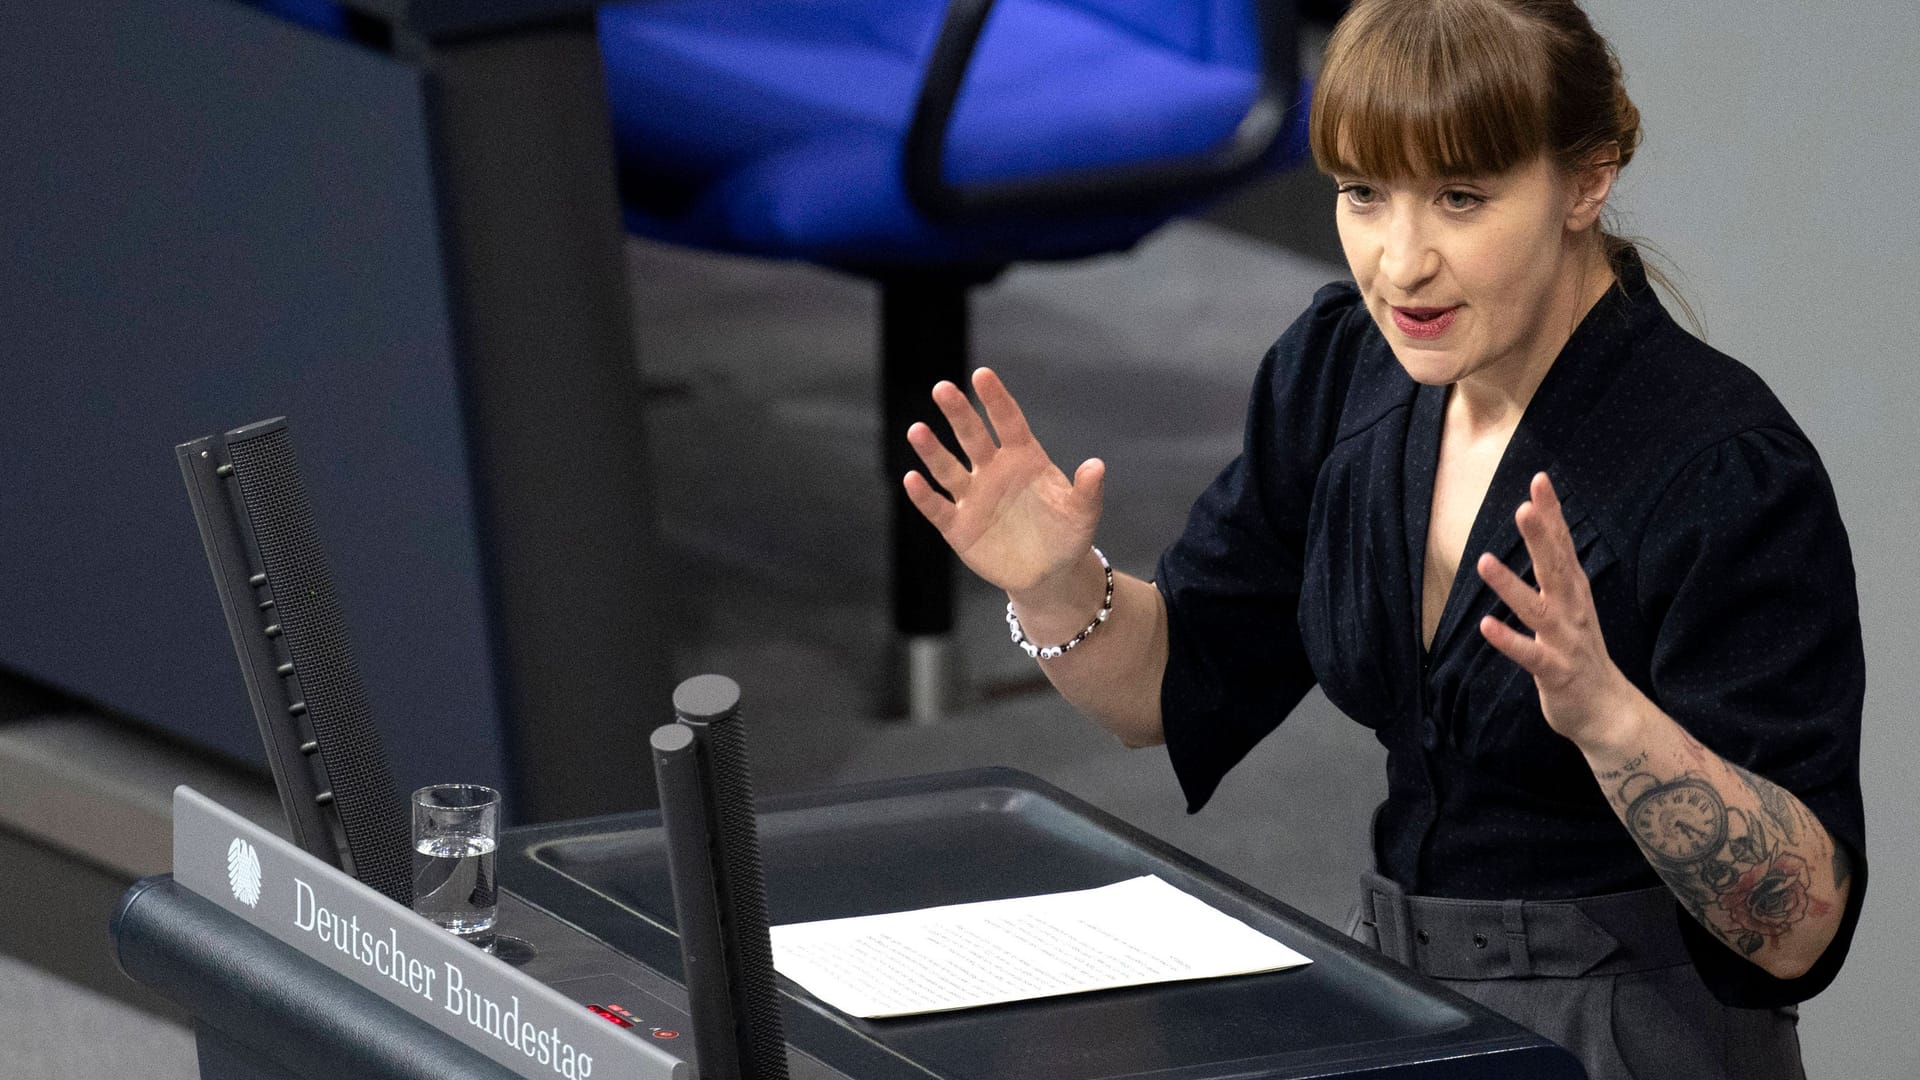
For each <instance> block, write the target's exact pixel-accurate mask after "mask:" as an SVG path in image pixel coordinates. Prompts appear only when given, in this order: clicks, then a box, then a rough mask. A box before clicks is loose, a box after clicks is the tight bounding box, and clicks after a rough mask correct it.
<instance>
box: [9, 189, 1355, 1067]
mask: <svg viewBox="0 0 1920 1080" xmlns="http://www.w3.org/2000/svg"><path fill="white" fill-rule="evenodd" d="M629 252H630V259H631V267H632V276H633V280H634V282H635V292H636V297H635V321H636V324H637V331H638V334H639V339H640V340H639V345H640V350H641V356H642V357H643V364H644V365H645V368H646V372H647V376H648V378H649V380H650V382H651V383H652V384H653V385H654V392H653V394H652V396H651V398H650V400H651V405H650V408H649V414H648V416H647V417H646V421H647V424H648V436H649V439H650V441H651V443H652V446H653V448H654V451H655V455H656V463H657V468H658V471H659V473H660V474H661V477H662V481H661V489H660V503H659V506H658V510H659V513H660V515H661V520H662V523H663V527H664V529H665V533H666V540H667V547H668V549H669V553H668V554H667V555H666V556H665V558H666V560H667V563H666V565H665V566H664V567H663V569H664V570H666V571H667V572H668V573H669V574H670V575H671V577H672V580H673V581H675V582H676V588H677V589H679V590H680V601H681V603H680V612H679V617H680V618H681V620H682V623H681V624H680V625H679V626H677V627H675V631H676V634H677V636H678V639H679V641H680V648H681V655H680V656H679V658H678V659H679V663H680V666H681V669H682V670H683V671H687V672H693V671H717V672H721V673H724V674H727V675H730V676H732V677H734V678H736V679H737V680H738V681H739V682H740V683H741V684H742V687H743V691H744V695H745V701H746V705H747V708H748V710H749V713H748V715H749V719H750V722H751V727H750V729H749V730H750V739H751V742H752V749H753V756H754V759H755V769H756V781H757V783H758V785H759V788H760V790H761V791H762V792H763V793H774V792H779V791H786V790H794V789H800V788H808V787H816V786H823V785H829V784H833V783H840V782H849V781H854V780H863V779H871V778H877V777H885V776H897V775H905V774H914V773H924V772H935V771H943V770H947V769H956V768H966V767H972V766H978V765H1010V766H1014V767H1017V768H1021V769H1025V770H1027V771H1029V772H1032V773H1034V774H1036V775H1038V776H1040V777H1043V778H1045V779H1047V780H1049V781H1051V782H1053V783H1055V784H1058V785H1059V786H1061V787H1063V788H1065V789H1066V790H1068V791H1070V792H1072V793H1074V794H1076V795H1079V796H1081V797H1082V798H1085V799H1087V800H1089V801H1091V802H1093V803H1094V804H1096V805H1098V806H1100V807H1102V808H1104V809H1106V810H1108V811H1110V812H1112V813H1114V814H1116V815H1118V816H1119V817H1121V818H1123V819H1125V820H1128V821H1130V822H1132V823H1133V824H1135V825H1137V826H1139V827H1140V828H1142V829H1144V830H1146V831H1147V832H1149V833H1152V834H1154V835H1156V836H1158V837H1160V838H1162V839H1164V840H1166V841H1168V842H1170V843H1172V844H1174V845H1175V846H1177V847H1180V848H1183V849H1185V850H1187V851H1189V852H1191V853H1193V854H1195V855H1198V856H1199V857H1201V858H1203V859H1205V860H1207V861H1209V862H1211V863H1213V864H1215V865H1216V866H1219V867H1221V868H1222V869H1224V870H1226V871H1227V872H1228V873H1230V874H1233V875H1234V876H1236V877H1239V878H1241V879H1242V880H1244V881H1246V882H1248V883H1249V884H1252V885H1253V886H1255V887H1256V888H1259V889H1262V890H1264V891H1266V892H1268V893H1270V894H1272V895H1274V896H1276V897H1278V898H1280V899H1282V900H1283V901H1285V902H1287V903H1290V904H1292V905H1294V906H1295V907H1297V908H1299V909H1300V910H1302V911H1304V912H1306V913H1307V914H1309V915H1312V916H1315V917H1317V918H1320V919H1323V920H1326V921H1330V922H1331V921H1336V920H1338V919H1339V918H1340V917H1341V916H1342V914H1343V913H1344V911H1345V908H1346V905H1347V902H1348V901H1347V897H1348V895H1349V891H1350V883H1351V880H1352V877H1353V874H1354V872H1355V870H1356V869H1357V868H1358V866H1359V863H1360V861H1361V859H1362V858H1363V855H1362V852H1363V851H1364V847H1365V827H1366V820H1367V815H1368V813H1369V811H1370V810H1371V808H1372V806H1373V805H1374V803H1376V802H1377V801H1378V800H1379V798H1380V796H1381V794H1382V792H1383V790H1384V780H1383V779H1382V776H1381V764H1380V763H1381V760H1382V757H1383V754H1382V752H1381V751H1380V750H1379V748H1378V746H1377V745H1376V744H1374V743H1373V742H1372V740H1371V738H1370V737H1369V736H1368V735H1367V734H1366V733H1365V732H1364V731H1363V730H1361V729H1360V728H1358V727H1357V726H1355V725H1353V724H1350V723H1348V722H1346V721H1344V720H1343V719H1341V718H1340V717H1339V716H1337V715H1336V714H1334V713H1333V712H1332V710H1331V709H1330V708H1329V707H1328V706H1327V705H1326V703H1325V702H1324V701H1323V700H1320V699H1319V698H1318V697H1317V696H1316V697H1314V698H1310V699H1309V700H1308V702H1307V703H1306V704H1305V705H1303V706H1302V708H1301V709H1300V710H1299V711H1298V712H1297V713H1296V714H1295V716H1294V717H1293V718H1292V719H1291V720H1290V721H1289V722H1288V723H1287V724H1286V725H1285V726H1283V727H1282V729H1281V731H1280V732H1279V733H1278V734H1277V735H1276V736H1275V737H1273V738H1272V739H1269V740H1268V741H1267V743H1266V744H1264V745H1263V746H1262V747H1260V748H1259V749H1258V750H1257V751H1256V752H1255V754H1254V755H1253V756H1252V757H1251V758H1250V759H1249V760H1248V761H1247V762H1246V763H1245V764H1243V765H1242V766H1241V767H1240V768H1239V769H1238V770H1237V771H1236V772H1235V773H1234V774H1233V775H1232V776H1230V777H1229V778H1228V781H1227V783H1226V784H1225V785H1224V786H1223V788H1222V789H1221V791H1220V794H1219V795H1218V796H1217V797H1216V798H1215V800H1214V801H1213V803H1212V804H1211V805H1209V806H1208V807H1207V808H1206V809H1205V810H1204V811H1202V812H1201V813H1200V814H1197V815H1192V816H1189V815H1188V814H1186V813H1185V808H1184V806H1183V805H1182V801H1181V798H1180V795H1179V792H1178V790H1177V788H1176V786H1175V784H1174V781H1173V777H1172V773H1171V771H1170V770H1169V769H1168V768H1167V764H1166V758H1165V754H1164V753H1163V752H1161V751H1158V750H1142V751H1127V750H1125V749H1123V748H1122V747H1120V746H1119V744H1118V743H1116V742H1114V741H1113V740H1112V739H1110V738H1109V737H1107V736H1106V735H1105V734H1103V733H1101V732H1100V731H1098V730H1097V729H1095V728H1094V727H1093V726H1092V725H1091V724H1089V723H1088V722H1086V721H1084V720H1082V719H1081V718H1079V717H1078V716H1076V715H1075V714H1074V713H1073V712H1072V710H1070V709H1069V708H1068V707H1066V706H1065V705H1064V704H1062V703H1061V702H1060V701H1059V700H1058V699H1057V698H1056V697H1054V696H1053V694H1052V693H1051V691H1050V690H1048V689H1047V688H1046V687H1045V686H1044V683H1039V682H1037V681H1036V678H1035V675H1034V668H1033V665H1032V662H1031V661H1028V660H1027V659H1026V658H1025V657H1023V656H1021V655H1020V654H1018V653H1017V652H1015V651H1014V650H1013V649H1012V648H1011V647H1010V646H1009V645H1008V643H1007V641H1006V638H1005V636H1004V632H1003V624H1002V622H1001V617H1000V609H1001V606H1002V605H1003V604H1004V599H1003V598H1001V597H998V596H997V595H996V594H995V593H994V592H993V590H991V589H990V588H988V587H986V586H984V585H983V584H981V583H979V582H978V581H974V580H971V579H969V580H967V581H966V582H965V584H964V585H963V589H962V594H961V598H960V633H959V651H960V654H961V658H962V666H963V670H964V674H965V678H964V685H965V687H966V691H965V693H964V696H963V697H962V699H961V701H960V703H959V707H958V708H957V709H956V711H955V713H954V714H953V715H952V716H951V717H950V718H949V719H948V720H947V721H946V722H944V723H941V724H939V725H934V726H910V725H906V724H901V723H898V722H890V721H887V720H885V719H883V718H882V714H883V713H884V712H885V710H886V699H887V694H886V692H885V687H886V685H887V678H886V672H887V670H888V665H889V664H890V663H891V657H890V655H889V652H888V649H887V640H888V633H887V618H886V612H885V607H884V599H883V598H884V595H885V533H884V531H883V522H884V514H883V504H882V502H881V499H880V492H881V491H882V490H883V485H890V484H891V483H894V482H896V481H895V479H892V478H883V477H882V476H881V475H880V467H879V463H878V438H879V430H878V420H877V417H876V415H875V404H874V402H875V400H876V394H875V382H874V372H875V349H876V343H875V325H876V322H877V316H876V299H875V296H874V293H873V290H872V288H871V286H869V285H867V284H866V283H864V282H861V281H859V280H856V279H850V278H845V277H841V276H838V275H834V274H831V273H828V272H824V271H820V270H817V269H812V268H808V267H802V266H795V265H789V264H774V263H766V262H759V261H751V260H743V259H735V258H727V257H717V256H707V255H699V254H691V253H688V252H684V251H677V250H670V249H666V248H661V247H657V246H653V245H647V244H641V243H638V242H636V243H633V244H632V245H631V246H630V248H629ZM1341 273H1342V270H1341V268H1338V267H1335V266H1332V265H1329V264H1326V263H1322V262H1316V261H1313V260H1310V259H1306V258H1303V257H1300V256H1297V255H1291V254H1288V253H1286V252H1284V251H1281V250H1279V249H1277V248H1274V247H1271V246H1268V245H1264V244H1260V243H1257V242H1254V241H1251V240H1248V239H1245V238H1244V237H1242V236H1241V235H1239V234H1237V233H1232V232H1228V231H1226V230H1224V229H1221V228H1218V227H1215V226H1211V225H1206V224H1200V223H1191V224H1181V225H1176V226H1174V227H1171V228H1169V229H1166V230H1164V231H1163V232H1161V233H1160V234H1158V235H1157V236H1156V237H1155V238H1153V239H1152V240H1151V241H1150V242H1148V243H1147V244H1145V245H1143V246H1142V247H1141V248H1140V249H1139V250H1137V251H1135V252H1133V253H1131V254H1128V255H1125V256H1117V257H1109V258H1104V259H1100V260H1094V261H1090V262H1083V263H1076V264H1071V265H1066V266H1059V267H1046V268H1027V269H1021V270H1018V271H1016V272H1014V273H1012V274H1009V275H1008V276H1006V277H1005V278H1004V279H1002V280H1001V281H1000V282H998V283H996V284H994V285H993V286H991V287H988V288H986V289H984V290H981V291H980V292H979V293H977V294H976V305H975V314H974V328H975V334H974V342H973V350H974V356H975V357H976V359H977V361H978V362H980V363H985V364H990V365H992V366H993V367H994V368H995V369H996V370H998V371H999V372H1000V373H1001V374H1002V375H1003V377H1004V378H1005V379H1006V381H1007V383H1008V384H1009V386H1011V387H1012V388H1013V390H1014V392H1015V394H1017V395H1018V396H1019V397H1020V398H1021V400H1022V402H1023V404H1024V406H1025V408H1026V411H1027V414H1028V418H1029V420H1030V422H1031V423H1032V426H1033V428H1034V429H1035V431H1036V432H1037V433H1038V434H1039V436H1040V437H1041V439H1042V440H1043V441H1044V442H1045V443H1046V444H1047V445H1048V446H1049V448H1050V449H1051V450H1052V451H1053V453H1054V456H1055V458H1056V459H1057V460H1059V461H1061V462H1063V463H1065V464H1066V465H1067V467H1069V468H1071V466H1072V465H1073V464H1075V463H1077V462H1079V461H1080V460H1081V459H1082V458H1085V457H1089V456H1094V455H1098V456H1101V457H1103V458H1105V459H1106V461H1107V463H1108V475H1109V480H1108V490H1107V497H1106V507H1107V510H1106V519H1105V521H1104V523H1103V525H1102V527H1101V530H1100V544H1101V546H1102V547H1103V548H1104V549H1105V550H1106V552H1107V553H1108V555H1109V556H1111V557H1112V558H1113V560H1114V562H1115V564H1116V566H1118V567H1120V568H1123V569H1127V570H1131V571H1134V572H1138V573H1142V574H1150V573H1151V570H1152V565H1153V560H1154V558H1155V556H1156V555H1157V553H1158V552H1159V550H1160V549H1161V548H1162V547H1163V546H1164V545H1165V544H1166V543H1167V542H1168V541H1169V540H1170V539H1172V537H1173V536H1174V535H1175V534H1176V533H1177V531H1178V529H1179V525H1180V522H1181V520H1182V518H1183V517H1184V515H1185V512H1186V508H1187V506H1188V504H1189V503H1190V502H1191V501H1192V498H1193V496H1194V495H1195V494H1196V493H1197V492H1198V491H1199V490H1200V488H1201V487H1203V486H1204V485H1205V484H1206V482H1207V481H1208V480H1209V479H1210V478H1211V477H1212V475H1213V474H1214V473H1215V472H1216V471H1217V470H1218V469H1219V468H1220V466H1221V465H1223V464H1224V463H1225V462H1226V461H1227V460H1228V459H1229V458H1230V457H1231V456H1232V455H1233V453H1234V452H1235V450H1236V448H1237V446H1238V439H1239V425H1240V419H1241V414H1242V410H1243V408H1244V404H1245V397H1246V391H1247V387H1248V385H1249V383H1250V380H1251V377H1252V373H1253V369H1254V366H1255V364H1256V363H1257V362H1258V360H1259V357H1260V355H1261V353H1262V352H1263V351H1264V349H1265V347H1266V346H1267V344H1268V343H1269V342H1270V341H1271V340H1272V339H1273V337H1274V336H1276V335H1277V334H1278V333H1279V331H1280V330H1281V329H1282V328H1284V326H1285V324H1286V323H1287V322H1288V321H1289V319H1290V318H1291V317H1292V316H1293V315H1294V314H1295V313H1297V312H1299V311H1300V310H1301V308H1302V307H1303V306H1304V305H1305V303H1306V302H1307V299H1308V298H1309V297H1310V296H1311V294H1312V292H1313V290H1314V289H1315V288H1316V287H1318V286H1319V285H1320V284H1323V283H1324V282H1326V281H1328V280H1331V279H1333V278H1335V277H1338V276H1341ZM134 1075H137V1076H142V1077H148V1078H153V1080H174V1078H181V1080H185V1078H188V1077H192V1076H194V1075H196V1073H195V1069H194V1066H193V1054H192V1039H191V1036H190V1035H188V1034H187V1033H186V1032H185V1031H183V1030H181V1029H179V1028H176V1027H173V1026H171V1025H168V1024H165V1023H162V1022H159V1021H155V1020H152V1019H151V1018H149V1017H147V1016H145V1015H143V1014H140V1013H138V1012H135V1011H133V1010H130V1009H127V1008H126V1007H124V1006H121V1005H118V1004H117V1003H114V1002H111V1001H107V1000H104V999H101V998H98V997H97V996H95V995H92V994H90V993H87V992H86V991H83V990H81V989H79V988H77V987H74V986H72V985H69V984H66V983H64V982H61V981H60V980H58V979H53V978H50V977H48V976H46V975H44V974H43V973H41V972H39V971H37V970H35V969H32V968H28V967H25V966H23V965H20V964H18V963H15V962H13V961H10V960H8V959H6V958H4V957H0V1080H12V1078H14V1077H20V1078H28V1077H32V1078H48V1080H69V1078H73V1080H80V1078H92V1077H99V1078H102V1080H109V1078H110V1080H121V1078H123V1077H126V1076H134Z"/></svg>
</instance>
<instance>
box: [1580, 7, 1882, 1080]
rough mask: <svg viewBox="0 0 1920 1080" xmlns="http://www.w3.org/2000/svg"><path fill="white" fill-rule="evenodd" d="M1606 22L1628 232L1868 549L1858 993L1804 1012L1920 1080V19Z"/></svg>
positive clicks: (1829, 1067)
mask: <svg viewBox="0 0 1920 1080" xmlns="http://www.w3.org/2000/svg"><path fill="white" fill-rule="evenodd" d="M1585 3H1586V7H1587V10H1588V11H1589V12H1590V13H1591V14H1592V16H1593V18H1594V21H1595V22H1596V23H1597V24H1598V25H1599V27H1600V30H1601V32H1602V33H1604V34H1606V35H1608V37H1610V38H1611V39H1612V41H1613V43H1614V45H1615V47H1616V48H1617V49H1618V51H1619V53H1620V56H1621V61H1622V63H1623V64H1624V66H1625V69H1626V72H1627V82H1628V89H1629V91H1630V92H1631V93H1632V94H1633V96H1634V98H1635V100H1636V102H1637V103H1638V104H1639V106H1640V109H1641V111H1642V113H1643V114H1644V121H1645V128H1646V142H1645V146H1644V149H1643V150H1642V151H1641V154H1640V156H1639V157H1638V158H1637V159H1636V160H1635V161H1634V162H1633V164H1632V166H1631V167H1630V168H1629V169H1628V171H1627V173H1626V175H1625V176H1624V177H1623V178H1622V181H1621V185H1620V188H1619V191H1618V195H1617V197H1616V200H1615V202H1616V205H1617V207H1618V208H1619V209H1620V210H1621V211H1622V221H1621V224H1622V226H1623V227H1624V229H1625V231H1627V232H1628V233H1630V234H1637V235H1640V236H1644V237H1647V238H1649V239H1651V240H1652V241H1653V242H1654V243H1655V245H1656V246H1657V247H1658V248H1659V249H1660V250H1661V251H1663V252H1665V253H1666V254H1667V255H1668V256H1669V257H1670V261H1671V264H1672V265H1673V266H1674V267H1676V268H1677V269H1678V271H1679V282H1680V286H1681V289H1682V291H1683V292H1684V294H1685V295H1686V297H1687V299H1688V300H1689V301H1691V302H1692V304H1693V306H1694V307H1695V309H1696V310H1697V311H1698V312H1699V313H1700V315H1701V316H1702V317H1703V319H1704V321H1705V323H1706V329H1707V336H1708V340H1709V341H1711V342H1712V343H1713V344H1714V345H1716V346H1718V347H1719V348H1721V349H1723V350H1725V351H1726V352H1728V353H1731V354H1732V355H1734V356H1736V357H1738V358H1740V359H1741V360H1743V361H1745V362H1746V363H1747V364H1748V365H1750V366H1752V367H1753V368H1755V369H1756V370H1758V371H1759V372H1760V373H1761V374H1762V375H1763V376H1765V377H1766V379H1767V381H1768V382H1769V383H1770V384H1771V385H1772V386H1773V388H1774V389H1775V391H1777V392H1778V393H1779V395H1780V397H1781V399H1782V400H1784V401H1785V402H1786V404H1787V407H1788V408H1789V409H1791V410H1792V411H1793V413H1794V415H1795V417H1796V418H1797V419H1798V420H1799V421H1800V423H1801V425H1802V426H1803V427H1804V428H1805V429H1806V431H1807V433H1808V435H1809V436H1810V437H1811V438H1812V439H1813V440H1814V443H1815V445H1817V446H1818V447H1819V449H1820V452H1821V455H1822V456H1823V458H1824V459H1825V461H1826V464H1827V468H1828V470H1829V471H1830V472H1831V473H1832V475H1833V481H1834V486H1835V487H1836V489H1837V490H1838V492H1839V497H1840V508H1841V512H1842V513H1843V515H1844V516H1845V518H1846V521H1847V527H1848V531H1849V532H1850V534H1851V537H1852V542H1853V556H1854V566H1855V569H1856V571H1857V572H1858V574H1859V581H1860V593H1861V616H1862V621H1863V624H1864V632H1865V637H1866V648H1867V665H1868V685H1867V709H1866V733H1865V751H1864V759H1865V760H1864V768H1863V774H1864V780H1865V784H1866V798H1867V829H1868V833H1867V844H1868V848H1869V852H1868V855H1869V858H1870V860H1871V862H1872V884H1871V886H1870V888H1869V890H1868V896H1867V906H1866V912H1865V915H1864V917H1863V919H1862V922H1861V925H1860V932H1859V937H1858V939H1857V940H1856V941H1855V943H1854V947H1853V953H1852V956H1851V959H1849V961H1848V964H1847V968H1846V970H1845V971H1843V972H1842V973H1841V976H1840V979H1839V981H1838V982H1837V983H1836V984H1835V985H1834V986H1833V988H1832V989H1831V990H1829V991H1828V992H1827V993H1825V994H1823V995H1822V996H1820V997H1819V998H1816V999H1814V1000H1813V1001H1812V1002H1810V1003H1808V1004H1807V1005H1806V1006H1805V1008H1804V1010H1803V1014H1804V1020H1803V1022H1802V1025H1801V1038H1802V1040H1803V1043H1804V1046H1805V1048H1806V1058H1807V1065H1808V1069H1807V1071H1808V1074H1809V1075H1810V1076H1815V1077H1847V1078H1852V1080H1877V1078H1885V1080H1895V1078H1903V1080H1904V1078H1911V1077H1914V1076H1920V1046H1916V1031H1915V1027H1914V1007H1915V1001H1916V999H1917V997H1920V995H1917V994H1916V991H1920V975H1916V973H1915V972H1916V965H1915V961H1914V950H1913V948H1912V944H1911V943H1912V921H1911V913H1912V911H1913V906H1914V896H1915V895H1916V892H1920V842H1917V841H1916V836H1920V798H1917V797H1916V795H1915V790H1916V787H1915V784H1914V783H1913V777H1914V776H1915V774H1916V772H1920V727H1917V726H1916V725H1915V724H1914V723H1913V720H1912V711H1913V703H1914V702H1915V701H1920V663H1917V662H1916V660H1915V658H1916V656H1920V540H1917V539H1916V536H1917V535H1920V482H1917V481H1916V473H1915V469H1914V462H1915V458H1916V450H1915V446H1914V439H1915V432H1916V427H1920V425H1917V424H1916V420H1920V363H1916V352H1917V351H1920V348H1917V346H1920V310H1917V305H1916V300H1920V215H1917V214H1916V213H1915V210H1914V205H1915V192H1916V183H1917V182H1920V126H1916V124H1915V122H1914V117H1915V116H1917V115H1920V74H1917V73H1916V66H1915V58H1916V57H1920V8H1916V7H1915V6H1914V4H1913V3H1912V2H1911V0H1852V2H1849V3H1845V4H1804V3H1801V2H1798V0H1701V2H1696V3H1690V4H1665V3H1654V2H1652V0H1585Z"/></svg>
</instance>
